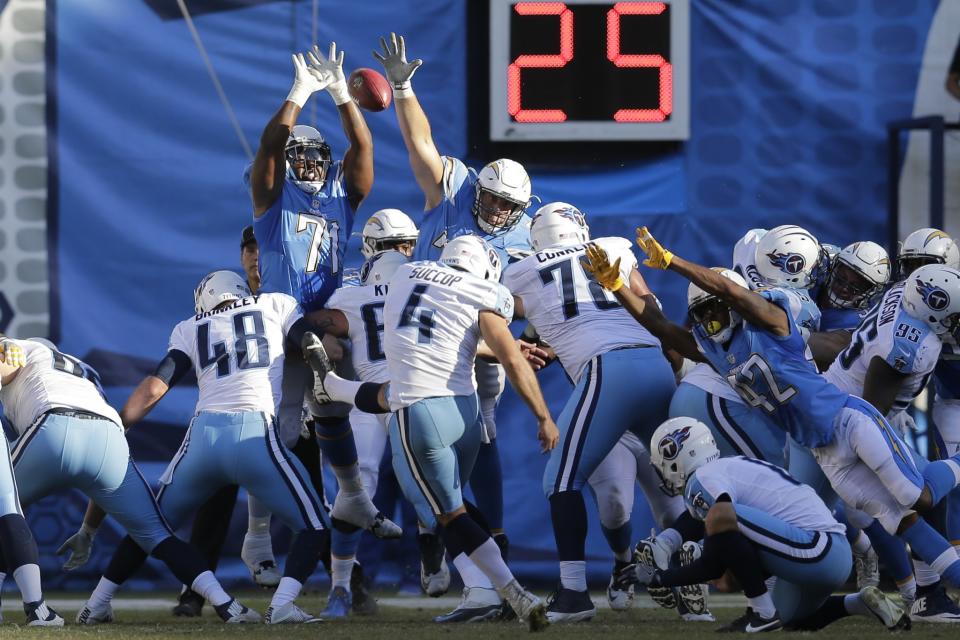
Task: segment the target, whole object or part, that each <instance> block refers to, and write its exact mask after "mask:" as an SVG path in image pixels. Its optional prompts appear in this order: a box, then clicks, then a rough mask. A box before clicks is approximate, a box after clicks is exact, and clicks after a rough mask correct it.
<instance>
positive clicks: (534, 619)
mask: <svg viewBox="0 0 960 640" xmlns="http://www.w3.org/2000/svg"><path fill="white" fill-rule="evenodd" d="M497 593H499V594H500V597H501V598H503V599H504V600H506V601H507V602H508V603H509V604H510V606H511V607H512V608H513V610H514V611H515V612H516V614H517V617H518V618H520V621H521V622H526V623H527V628H528V629H530V631H543V630H544V629H546V628H547V627H549V626H550V620H548V619H547V606H546V604H544V602H543V600H541V599H540V598H538V597H537V596H535V595H533V594H532V593H530V592H529V591H527V590H526V589H524V588H523V587H521V586H520V583H519V582H517V581H516V579H514V580H511V581H510V582H508V583H507V584H506V585H505V586H504V587H503V588H501V589H497Z"/></svg>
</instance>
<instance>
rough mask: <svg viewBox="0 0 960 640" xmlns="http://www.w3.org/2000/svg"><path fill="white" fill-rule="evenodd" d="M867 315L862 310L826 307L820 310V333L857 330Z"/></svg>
mask: <svg viewBox="0 0 960 640" xmlns="http://www.w3.org/2000/svg"><path fill="white" fill-rule="evenodd" d="M865 313H866V312H865V311H863V310H862V309H836V308H834V307H824V308H823V309H821V310H820V331H835V330H837V329H856V328H857V325H859V324H860V321H861V320H863V316H864V314H865Z"/></svg>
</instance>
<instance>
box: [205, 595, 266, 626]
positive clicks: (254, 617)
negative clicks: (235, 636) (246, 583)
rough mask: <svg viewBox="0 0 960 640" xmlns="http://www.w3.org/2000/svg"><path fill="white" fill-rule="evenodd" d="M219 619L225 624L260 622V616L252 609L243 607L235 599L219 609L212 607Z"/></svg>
mask: <svg viewBox="0 0 960 640" xmlns="http://www.w3.org/2000/svg"><path fill="white" fill-rule="evenodd" d="M214 609H215V610H216V612H217V615H218V616H220V619H221V620H223V621H224V622H226V623H227V624H246V623H248V622H260V614H259V613H257V612H256V611H254V610H253V609H248V608H247V607H245V606H243V603H241V602H240V601H239V600H237V599H236V598H233V599H232V600H230V602H225V603H223V604H222V605H220V606H219V607H214Z"/></svg>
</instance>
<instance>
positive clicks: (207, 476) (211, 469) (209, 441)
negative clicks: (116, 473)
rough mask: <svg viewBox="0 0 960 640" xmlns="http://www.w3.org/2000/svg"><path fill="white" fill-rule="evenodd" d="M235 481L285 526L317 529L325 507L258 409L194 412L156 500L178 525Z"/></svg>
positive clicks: (273, 422)
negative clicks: (221, 489) (233, 411)
mask: <svg viewBox="0 0 960 640" xmlns="http://www.w3.org/2000/svg"><path fill="white" fill-rule="evenodd" d="M232 484H235V485H240V486H241V487H243V488H244V489H246V490H247V492H248V493H249V494H250V495H252V496H253V497H255V498H256V499H257V501H258V502H260V503H262V504H263V505H264V506H265V507H266V508H267V509H269V510H270V512H271V513H273V514H274V515H275V516H277V517H278V518H280V520H281V522H283V524H284V525H286V526H287V527H288V528H289V529H290V530H291V531H293V532H298V531H302V530H304V529H308V530H318V529H323V528H324V527H325V524H326V513H325V512H324V509H323V507H322V504H321V502H320V498H319V497H318V496H317V493H316V491H315V490H314V488H313V484H312V483H311V482H310V475H309V474H308V473H307V470H306V469H305V468H304V467H303V464H302V463H301V462H300V460H298V459H297V457H296V456H295V455H293V453H292V452H291V451H290V450H289V449H287V447H286V446H285V445H284V444H283V442H282V440H281V438H280V435H279V430H278V427H277V422H276V420H274V419H268V418H267V417H266V416H265V415H264V414H263V413H261V412H259V411H239V412H235V413H230V412H223V413H220V412H206V411H203V412H200V413H199V414H197V415H196V416H195V417H194V418H193V420H191V421H190V427H189V428H188V429H187V433H186V435H185V436H184V438H183V442H182V443H181V444H180V449H179V450H178V451H177V453H176V455H175V456H174V457H173V460H171V461H170V464H169V465H168V466H167V470H166V471H165V472H164V474H163V476H162V477H161V478H160V489H159V490H158V491H157V501H158V502H159V504H160V508H161V509H162V510H163V513H164V515H165V516H166V517H167V520H168V521H169V522H170V523H171V524H172V525H173V526H174V527H179V526H180V525H181V524H183V522H184V521H185V520H186V518H187V516H189V515H190V514H192V513H194V512H195V511H196V510H197V508H198V507H200V505H202V504H204V503H205V502H206V501H207V499H208V498H209V497H210V496H212V495H213V494H214V493H216V492H217V490H219V489H220V488H222V487H225V486H227V485H232Z"/></svg>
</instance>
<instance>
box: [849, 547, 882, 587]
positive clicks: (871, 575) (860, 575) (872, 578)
mask: <svg viewBox="0 0 960 640" xmlns="http://www.w3.org/2000/svg"><path fill="white" fill-rule="evenodd" d="M853 566H854V568H855V569H856V571H857V589H865V588H867V587H876V586H878V585H879V584H880V562H879V558H877V552H876V551H874V550H873V547H870V548H869V549H867V551H866V553H857V552H856V551H854V552H853Z"/></svg>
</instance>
